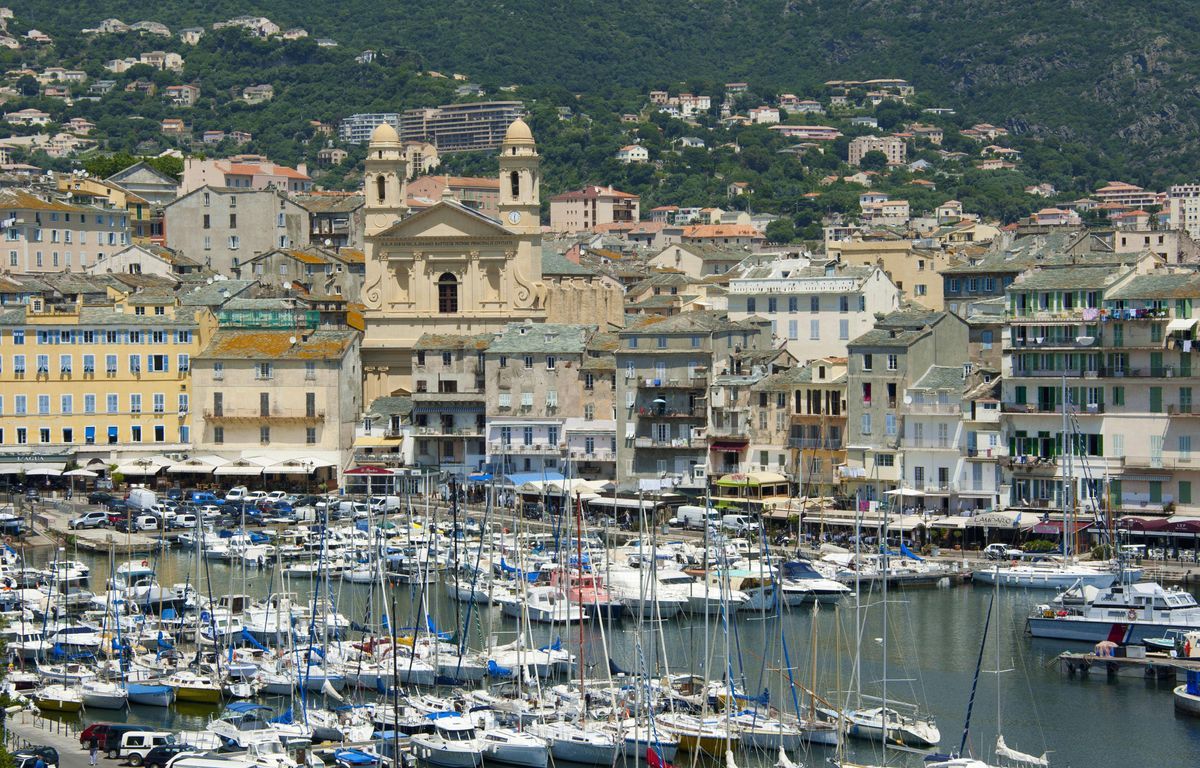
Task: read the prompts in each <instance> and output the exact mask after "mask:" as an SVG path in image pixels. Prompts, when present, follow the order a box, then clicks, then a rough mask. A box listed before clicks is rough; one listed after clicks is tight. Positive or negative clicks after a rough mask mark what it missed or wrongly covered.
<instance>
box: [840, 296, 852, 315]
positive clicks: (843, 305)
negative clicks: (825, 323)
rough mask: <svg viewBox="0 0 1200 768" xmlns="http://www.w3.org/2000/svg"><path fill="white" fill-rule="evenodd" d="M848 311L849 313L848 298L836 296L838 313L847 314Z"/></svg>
mask: <svg viewBox="0 0 1200 768" xmlns="http://www.w3.org/2000/svg"><path fill="white" fill-rule="evenodd" d="M849 311H850V297H849V296H838V312H849Z"/></svg>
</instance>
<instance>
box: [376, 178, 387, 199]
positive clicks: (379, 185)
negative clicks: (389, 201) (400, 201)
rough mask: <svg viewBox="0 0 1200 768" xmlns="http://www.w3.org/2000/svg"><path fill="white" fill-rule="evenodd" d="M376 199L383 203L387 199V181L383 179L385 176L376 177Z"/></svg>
mask: <svg viewBox="0 0 1200 768" xmlns="http://www.w3.org/2000/svg"><path fill="white" fill-rule="evenodd" d="M375 197H376V198H377V199H378V200H379V202H381V203H382V202H383V199H384V198H385V197H387V179H385V178H383V174H380V175H378V176H376V177H375Z"/></svg>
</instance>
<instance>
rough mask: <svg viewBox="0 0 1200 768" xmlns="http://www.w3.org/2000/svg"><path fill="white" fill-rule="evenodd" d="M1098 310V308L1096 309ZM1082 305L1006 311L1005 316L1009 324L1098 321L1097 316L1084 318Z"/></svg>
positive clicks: (1059, 323) (1056, 323)
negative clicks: (1066, 307)
mask: <svg viewBox="0 0 1200 768" xmlns="http://www.w3.org/2000/svg"><path fill="white" fill-rule="evenodd" d="M1096 311H1097V312H1099V310H1098V309H1097V310H1096ZM1083 313H1084V308H1083V307H1073V308H1071V309H1055V310H1051V309H1025V310H1023V311H1017V312H1007V313H1005V317H1006V319H1007V320H1008V322H1009V324H1010V325H1064V324H1072V325H1083V324H1084V323H1096V322H1099V316H1098V315H1097V316H1096V317H1092V318H1090V319H1084V317H1083Z"/></svg>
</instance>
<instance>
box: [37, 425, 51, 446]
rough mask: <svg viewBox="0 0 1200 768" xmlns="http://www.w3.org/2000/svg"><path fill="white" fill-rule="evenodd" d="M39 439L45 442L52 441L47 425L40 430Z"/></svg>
mask: <svg viewBox="0 0 1200 768" xmlns="http://www.w3.org/2000/svg"><path fill="white" fill-rule="evenodd" d="M38 441H39V442H43V443H48V442H50V430H48V429H46V428H45V427H43V428H41V429H39V430H38Z"/></svg>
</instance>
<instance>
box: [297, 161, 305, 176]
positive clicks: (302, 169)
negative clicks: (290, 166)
mask: <svg viewBox="0 0 1200 768" xmlns="http://www.w3.org/2000/svg"><path fill="white" fill-rule="evenodd" d="M296 171H297V172H298V173H303V174H304V175H305V176H307V175H308V163H300V164H298V165H297V166H296Z"/></svg>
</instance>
